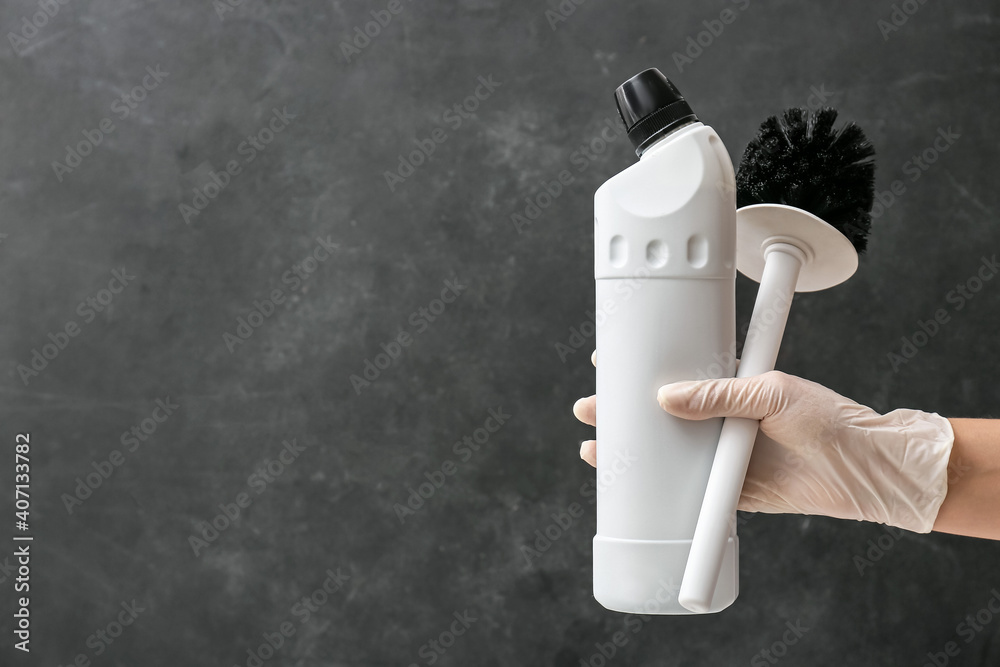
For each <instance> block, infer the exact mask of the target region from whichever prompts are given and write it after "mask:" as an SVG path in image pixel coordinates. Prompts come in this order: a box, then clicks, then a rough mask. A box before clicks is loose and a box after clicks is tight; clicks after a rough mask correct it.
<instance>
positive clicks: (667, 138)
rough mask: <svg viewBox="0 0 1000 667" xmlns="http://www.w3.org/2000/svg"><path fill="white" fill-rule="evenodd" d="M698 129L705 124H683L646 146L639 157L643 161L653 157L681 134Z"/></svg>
mask: <svg viewBox="0 0 1000 667" xmlns="http://www.w3.org/2000/svg"><path fill="white" fill-rule="evenodd" d="M698 127H704V123H702V122H701V121H700V120H691V121H688V122H686V123H682V124H681V125H678V126H677V127H673V128H671V129H670V131H669V132H665V133H664V134H663V135H662V136H660V137H657V138H656V140H655V141H653V142H652V143H651V144H649V145H648V146H646V147H645V148H644V149H643V151H642V153H641V154H640V155H639V159H640V160H641V159H642V158H644V157H646V156H647V155H651V154H653V153H655V152H657V151H659V150H661V149H662V148H663V147H664V146H666V145H667V144H669V143H670V142H671V141H673V140H674V139H676V138H677V136H678V135H679V134H683V133H686V132H690V131H692V130H694V129H695V128H698Z"/></svg>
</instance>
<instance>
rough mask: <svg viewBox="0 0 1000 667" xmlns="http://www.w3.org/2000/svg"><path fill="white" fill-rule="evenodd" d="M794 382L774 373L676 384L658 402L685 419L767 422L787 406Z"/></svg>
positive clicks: (662, 390)
mask: <svg viewBox="0 0 1000 667" xmlns="http://www.w3.org/2000/svg"><path fill="white" fill-rule="evenodd" d="M794 379H795V378H792V377H791V376H789V375H785V374H784V373H779V372H777V371H771V372H769V373H764V374H763V375H755V376H753V377H748V378H725V379H721V380H703V381H695V382H674V383H673V384H667V385H664V386H662V387H660V390H659V391H658V392H657V394H656V399H657V400H658V401H659V402H660V407H662V408H663V409H664V410H666V411H667V412H669V413H670V414H672V415H675V416H677V417H683V418H684V419H710V418H712V417H745V418H747V419H764V418H766V417H769V416H771V415H773V414H774V413H776V412H777V411H779V410H780V409H781V408H782V406H783V405H784V404H785V403H786V402H787V400H788V393H789V391H791V390H793V388H792V387H791V386H790V384H791V383H792V382H793V381H794Z"/></svg>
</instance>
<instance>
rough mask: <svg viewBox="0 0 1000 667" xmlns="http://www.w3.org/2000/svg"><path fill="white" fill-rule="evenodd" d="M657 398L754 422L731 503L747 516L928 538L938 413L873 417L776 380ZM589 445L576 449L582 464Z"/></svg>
mask: <svg viewBox="0 0 1000 667" xmlns="http://www.w3.org/2000/svg"><path fill="white" fill-rule="evenodd" d="M657 398H658V400H659V402H660V405H661V406H662V407H663V409H664V410H666V411H667V412H669V413H671V414H673V415H676V416H678V417H682V418H684V419H708V418H711V417H730V416H732V417H746V418H751V419H759V420H760V422H761V424H760V434H759V435H758V437H757V440H756V443H755V444H754V450H753V455H752V457H751V459H750V465H749V468H748V470H747V476H746V481H745V483H744V485H743V492H742V496H741V497H740V503H739V509H741V510H744V511H747V512H764V513H771V514H775V513H791V514H817V515H823V516H831V517H836V518H840V519H856V520H861V521H874V522H877V523H883V524H886V525H890V526H896V527H899V528H903V529H906V530H912V531H914V532H918V533H927V532H930V531H931V529H932V528H933V526H934V520H935V518H936V517H937V514H938V510H939V508H940V507H941V503H942V502H943V501H944V498H945V496H946V495H947V492H948V462H949V459H950V457H951V450H952V445H953V443H954V437H955V436H954V432H953V431H952V428H951V423H950V422H949V421H948V420H947V419H945V418H944V417H942V416H940V415H938V414H934V413H927V412H921V411H919V410H905V409H901V410H893V411H892V412H889V413H887V414H885V415H880V414H878V413H877V412H875V411H874V410H872V409H871V408H868V407H865V406H863V405H859V404H858V403H855V402H854V401H852V400H850V399H847V398H844V397H843V396H840V395H839V394H837V393H836V392H834V391H832V390H830V389H827V388H826V387H823V386H822V385H819V384H816V383H815V382H809V381H808V380H803V379H802V378H798V377H794V376H791V375H786V374H784V373H780V372H777V371H772V372H770V373H765V374H763V375H758V376H755V377H750V378H728V379H722V380H705V381H700V382H677V383H674V384H669V385H666V386H664V387H662V388H661V389H660V391H659V393H658V395H657ZM583 400H584V401H587V400H589V399H583ZM589 407H591V406H590V405H589V404H587V403H583V402H578V403H577V406H575V407H574V411H575V412H578V416H580V415H581V414H583V413H586V412H588V408H589ZM592 407H593V408H594V410H595V411H596V405H593V406H592ZM585 416H589V415H585ZM593 417H594V418H595V420H596V412H595V414H593ZM591 442H592V441H591ZM595 446H596V444H588V443H584V446H583V448H582V450H581V456H583V457H584V458H587V454H589V453H591V452H593V451H594V447H595Z"/></svg>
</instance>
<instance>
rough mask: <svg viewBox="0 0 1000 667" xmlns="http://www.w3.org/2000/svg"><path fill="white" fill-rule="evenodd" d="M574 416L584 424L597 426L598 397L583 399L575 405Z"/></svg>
mask: <svg viewBox="0 0 1000 667" xmlns="http://www.w3.org/2000/svg"><path fill="white" fill-rule="evenodd" d="M573 414H574V415H576V418H577V419H579V420H580V421H582V422H583V423H584V424H589V425H591V426H597V396H588V397H587V398H581V399H580V400H579V401H577V402H576V403H574V404H573Z"/></svg>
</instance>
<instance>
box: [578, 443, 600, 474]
mask: <svg viewBox="0 0 1000 667" xmlns="http://www.w3.org/2000/svg"><path fill="white" fill-rule="evenodd" d="M580 458H581V459H583V460H584V461H586V462H587V463H589V464H590V465H592V466H594V467H595V468H596V467H597V441H596V440H584V441H583V442H581V443H580Z"/></svg>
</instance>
